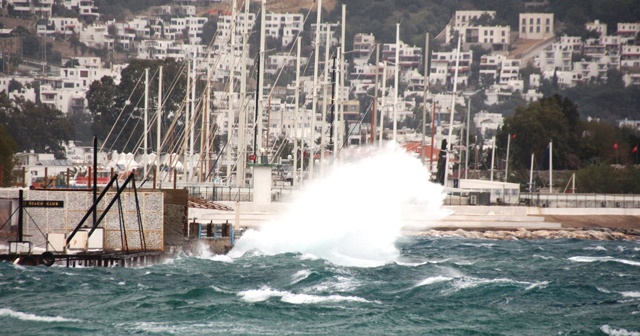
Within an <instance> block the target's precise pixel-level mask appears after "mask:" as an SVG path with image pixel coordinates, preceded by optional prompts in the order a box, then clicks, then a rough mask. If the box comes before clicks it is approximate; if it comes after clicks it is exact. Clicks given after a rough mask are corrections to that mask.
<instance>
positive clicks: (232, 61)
mask: <svg viewBox="0 0 640 336" xmlns="http://www.w3.org/2000/svg"><path fill="white" fill-rule="evenodd" d="M230 36H231V47H230V51H229V53H230V54H229V96H228V97H227V98H228V107H229V113H228V114H227V146H226V152H227V185H229V186H230V185H231V167H232V166H233V163H232V157H231V156H232V155H231V154H232V153H233V150H232V149H231V138H232V135H233V122H234V119H235V114H234V111H233V79H234V78H233V77H234V76H233V75H234V72H235V63H236V53H235V49H236V0H233V1H232V3H231V34H230Z"/></svg>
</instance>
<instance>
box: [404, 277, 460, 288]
mask: <svg viewBox="0 0 640 336" xmlns="http://www.w3.org/2000/svg"><path fill="white" fill-rule="evenodd" d="M453 279H454V278H451V277H446V276H442V275H437V276H433V277H428V278H426V279H424V280H422V281H420V282H418V283H417V284H416V285H415V286H414V288H415V287H422V286H427V285H432V284H436V283H439V282H446V281H450V280H453Z"/></svg>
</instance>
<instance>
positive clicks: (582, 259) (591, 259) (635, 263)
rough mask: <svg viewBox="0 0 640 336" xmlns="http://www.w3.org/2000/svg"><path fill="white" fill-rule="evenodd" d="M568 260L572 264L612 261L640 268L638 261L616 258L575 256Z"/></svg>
mask: <svg viewBox="0 0 640 336" xmlns="http://www.w3.org/2000/svg"><path fill="white" fill-rule="evenodd" d="M569 260H571V261H574V262H584V263H590V262H605V261H613V262H618V263H621V264H626V265H632V266H640V262H638V261H633V260H627V259H618V258H613V257H582V256H577V257H570V258H569Z"/></svg>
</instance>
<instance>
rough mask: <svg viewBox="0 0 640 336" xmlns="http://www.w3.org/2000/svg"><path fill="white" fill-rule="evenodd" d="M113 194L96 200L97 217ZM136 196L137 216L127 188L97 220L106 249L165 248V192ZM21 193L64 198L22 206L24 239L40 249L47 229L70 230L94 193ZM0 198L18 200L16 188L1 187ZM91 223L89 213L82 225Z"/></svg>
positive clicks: (34, 197)
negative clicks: (42, 204)
mask: <svg viewBox="0 0 640 336" xmlns="http://www.w3.org/2000/svg"><path fill="white" fill-rule="evenodd" d="M115 195H116V193H115V192H108V193H107V194H106V195H105V196H104V197H103V199H102V200H101V201H100V202H99V203H98V215H97V217H98V220H99V219H100V218H101V217H102V215H103V213H104V210H105V209H106V207H107V205H108V204H109V203H110V202H111V201H112V200H113V199H114V197H115ZM137 196H138V203H139V206H140V218H138V212H137V210H136V199H135V194H134V193H133V191H129V190H127V191H125V192H123V193H122V194H121V198H120V202H118V201H117V200H116V201H115V202H114V203H113V205H112V206H111V209H110V211H109V212H107V213H106V214H105V215H104V217H103V219H102V220H101V221H100V224H99V225H98V227H101V228H103V229H104V250H105V251H118V250H123V249H127V250H129V251H137V250H141V248H142V244H143V243H144V245H145V247H146V250H147V251H163V250H164V210H163V209H164V194H163V193H161V192H158V191H154V190H143V191H138V193H137ZM23 197H24V199H25V200H45V201H62V202H64V206H63V207H61V208H40V207H25V208H23V226H24V229H23V234H24V240H26V241H31V242H32V243H33V247H34V249H42V250H44V249H46V246H47V238H46V237H47V234H48V233H66V234H68V233H71V232H72V231H73V230H74V229H75V228H76V226H77V225H78V224H79V223H80V222H81V221H82V219H83V217H84V216H85V215H86V214H87V212H88V210H89V209H90V208H91V205H92V204H93V194H92V192H91V191H87V190H77V191H76V190H73V191H66V190H65V191H58V190H24V194H23ZM0 199H12V200H17V199H18V189H0ZM15 204H17V202H15ZM120 206H121V209H122V212H121V214H122V220H121V214H120V211H119V209H120V208H119V207H120ZM14 216H17V213H16V214H14ZM92 223H93V216H92V215H89V216H88V218H87V219H86V220H85V221H84V225H83V227H87V228H88V227H91V225H92ZM123 229H124V230H123ZM140 229H142V232H143V234H142V235H141V234H140V232H141V230H140Z"/></svg>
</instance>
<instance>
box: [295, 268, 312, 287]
mask: <svg viewBox="0 0 640 336" xmlns="http://www.w3.org/2000/svg"><path fill="white" fill-rule="evenodd" d="M310 275H311V271H309V270H306V269H305V270H300V271H297V272H296V274H294V275H293V276H292V277H291V283H292V284H295V283H298V282H300V281H302V280H304V279H306V278H308V277H309V276H310Z"/></svg>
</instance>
